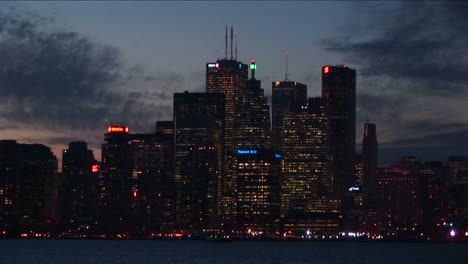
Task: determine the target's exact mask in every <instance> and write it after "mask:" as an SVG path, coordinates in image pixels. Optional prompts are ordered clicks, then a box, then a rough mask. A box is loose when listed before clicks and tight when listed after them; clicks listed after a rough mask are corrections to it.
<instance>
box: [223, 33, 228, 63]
mask: <svg viewBox="0 0 468 264" xmlns="http://www.w3.org/2000/svg"><path fill="white" fill-rule="evenodd" d="M227 28H228V26H227V25H226V35H225V37H224V53H225V55H224V59H225V60H227V43H228V41H227Z"/></svg>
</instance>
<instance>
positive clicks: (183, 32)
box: [0, 1, 468, 165]
mask: <svg viewBox="0 0 468 264" xmlns="http://www.w3.org/2000/svg"><path fill="white" fill-rule="evenodd" d="M467 13H468V3H463V2H458V3H457V2H428V3H424V2H419V1H416V2H410V3H402V2H386V1H383V2H361V1H358V2H335V1H332V2H317V1H310V2H290V1H287V2H264V1H262V2H225V1H221V2H214V1H211V2H177V1H176V2H146V1H143V2H130V1H128V2H124V1H121V2H108V1H102V2H90V1H85V2H55V1H54V2H38V1H33V2H2V3H0V58H1V60H0V139H16V140H18V141H19V142H22V143H43V144H46V145H49V146H51V147H52V149H53V150H54V152H55V153H56V155H57V156H58V157H59V158H61V157H60V156H61V149H63V148H65V147H66V144H67V143H68V142H69V141H72V140H85V141H87V142H88V143H89V145H90V147H91V148H93V149H94V150H95V155H96V157H97V158H98V159H100V144H101V143H103V139H104V133H105V129H106V127H107V126H108V125H110V124H116V125H119V124H122V125H128V126H129V127H130V128H131V130H132V132H142V133H143V132H152V131H154V124H155V122H156V121H158V120H168V119H171V116H172V95H173V93H174V92H183V91H185V90H188V91H203V90H204V84H205V72H204V70H205V63H206V62H211V61H215V60H216V59H217V58H221V57H223V56H224V28H225V26H226V25H234V27H235V29H236V30H237V31H238V48H239V56H238V57H239V59H240V60H241V61H244V62H247V61H249V60H250V59H252V58H255V59H256V60H257V62H258V65H259V70H258V73H257V78H258V79H261V80H262V81H263V87H264V88H265V90H266V93H267V94H268V95H269V94H271V82H272V81H275V80H282V79H284V74H285V69H284V68H285V65H284V55H283V53H284V51H285V50H287V51H288V54H289V70H288V71H289V73H290V74H291V75H289V78H290V79H293V80H295V81H299V82H303V83H306V84H307V85H308V87H309V88H308V89H309V90H308V92H309V96H319V95H320V93H321V86H320V69H321V65H324V64H331V65H334V64H346V65H349V66H350V67H352V68H355V69H356V70H357V72H358V79H357V98H358V99H357V100H358V102H357V113H358V124H357V142H361V140H362V127H363V122H364V121H365V120H366V119H369V120H370V121H372V122H374V123H376V124H377V128H378V140H379V143H380V146H379V147H380V150H379V155H380V157H381V159H380V163H381V165H384V164H390V163H392V162H393V161H394V160H395V159H396V158H398V157H399V156H402V155H416V156H417V157H419V158H420V159H422V160H430V159H437V160H445V159H446V157H447V156H448V155H457V154H465V153H467V152H468V140H467V136H468V116H467V115H466V113H467V110H468V96H467V95H468V89H467V88H468V87H467V86H468V34H466V28H468V16H466V14H467ZM359 148H360V147H359V146H358V149H359Z"/></svg>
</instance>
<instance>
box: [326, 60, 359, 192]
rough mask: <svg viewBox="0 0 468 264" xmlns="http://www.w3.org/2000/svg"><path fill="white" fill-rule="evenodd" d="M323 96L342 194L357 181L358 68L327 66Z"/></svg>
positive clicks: (338, 188)
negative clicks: (355, 175) (355, 171)
mask: <svg viewBox="0 0 468 264" xmlns="http://www.w3.org/2000/svg"><path fill="white" fill-rule="evenodd" d="M322 98H323V100H324V102H325V113H326V115H327V118H328V123H329V132H330V135H329V140H330V141H329V144H330V153H331V155H332V160H333V164H332V170H331V171H332V174H333V177H334V179H335V180H334V182H333V185H334V190H335V192H336V193H337V194H338V195H340V196H342V195H344V193H345V192H346V191H347V190H348V188H349V187H350V186H352V185H353V184H354V182H355V180H354V178H355V177H354V169H355V168H354V166H355V165H354V160H355V155H356V146H355V145H356V71H355V70H353V69H351V68H348V67H346V66H323V67H322Z"/></svg>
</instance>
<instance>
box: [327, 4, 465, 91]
mask: <svg viewBox="0 0 468 264" xmlns="http://www.w3.org/2000/svg"><path fill="white" fill-rule="evenodd" d="M360 7H361V8H362V4H361V5H360ZM372 8H375V6H374V5H372ZM463 10H465V11H467V10H468V3H463V2H452V1H447V2H430V3H427V2H411V3H401V6H400V7H399V8H398V9H394V10H392V13H391V14H390V15H389V14H387V13H385V12H383V10H380V12H379V10H378V9H377V10H375V9H374V10H368V9H366V10H365V12H378V13H380V15H379V16H376V17H375V18H374V20H372V21H369V22H368V23H366V24H365V25H360V26H363V27H366V28H367V29H368V32H378V33H374V34H372V35H368V36H367V37H366V38H364V39H363V37H362V36H357V35H353V32H350V33H349V34H345V35H342V36H341V37H339V38H333V39H328V40H325V41H324V44H325V48H326V49H327V50H329V51H332V52H337V53H341V54H343V55H345V58H346V59H347V60H348V61H349V62H350V63H352V64H354V65H357V66H358V67H359V72H360V74H362V75H363V76H385V77H391V78H402V79H409V80H412V81H418V82H420V83H418V84H417V85H414V83H413V84H412V85H410V86H409V87H411V89H416V88H421V89H423V91H424V92H425V93H426V94H427V93H434V94H436V95H450V93H451V92H454V91H459V90H460V89H463V88H466V87H465V86H466V85H467V84H468V80H467V79H466V72H467V71H468V65H467V62H468V53H467V49H468V47H467V45H466V44H467V43H468V35H467V34H466V27H467V26H468V17H467V16H466V15H465V13H464V12H463ZM361 11H362V10H361ZM357 12H359V10H358V11H357ZM419 84H421V85H419Z"/></svg>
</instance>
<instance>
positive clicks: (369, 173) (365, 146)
mask: <svg viewBox="0 0 468 264" xmlns="http://www.w3.org/2000/svg"><path fill="white" fill-rule="evenodd" d="M362 160H363V169H364V182H363V185H361V186H362V187H363V189H364V192H365V193H366V194H367V200H368V201H369V202H370V203H369V204H368V205H369V206H372V207H375V204H373V202H371V201H375V196H376V187H377V186H376V182H375V181H376V171H377V165H378V153H377V132H376V126H375V124H371V123H365V124H364V138H363V140H362Z"/></svg>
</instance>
